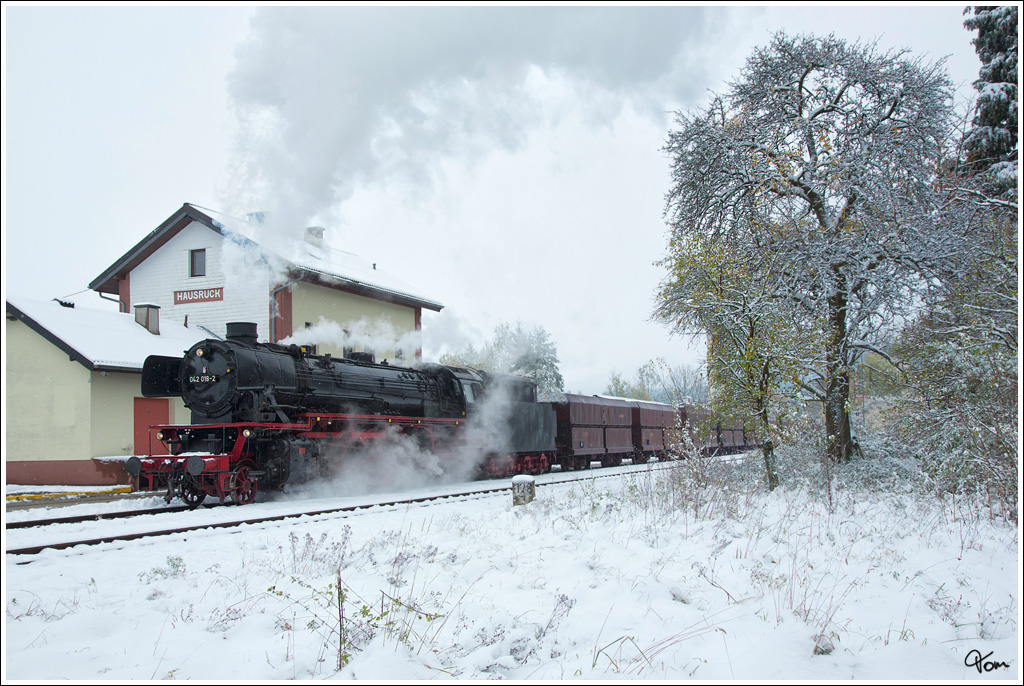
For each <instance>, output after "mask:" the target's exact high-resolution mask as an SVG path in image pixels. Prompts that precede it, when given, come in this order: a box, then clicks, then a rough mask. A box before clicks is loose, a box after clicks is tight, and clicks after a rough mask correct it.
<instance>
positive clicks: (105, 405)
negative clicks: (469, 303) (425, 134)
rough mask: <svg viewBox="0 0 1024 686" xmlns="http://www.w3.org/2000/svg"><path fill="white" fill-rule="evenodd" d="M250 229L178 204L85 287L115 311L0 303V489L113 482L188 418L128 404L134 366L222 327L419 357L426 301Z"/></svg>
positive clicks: (340, 349)
mask: <svg viewBox="0 0 1024 686" xmlns="http://www.w3.org/2000/svg"><path fill="white" fill-rule="evenodd" d="M263 228H264V226H263V223H262V221H261V218H260V217H259V215H251V216H249V217H246V218H233V217H229V216H226V215H223V214H221V213H218V212H215V211H213V210H208V209H205V208H200V207H198V206H196V205H192V204H188V203H186V204H184V205H182V206H181V208H180V209H179V210H178V211H176V212H175V213H174V214H172V215H171V216H170V217H168V218H167V219H166V220H165V221H164V222H162V223H161V224H160V225H159V226H158V227H156V228H155V229H154V230H152V231H151V232H150V233H149V234H148V235H147V236H146V237H145V238H143V239H142V240H141V241H140V242H139V243H137V244H136V245H135V246H134V247H132V248H131V249H130V250H128V252H126V253H125V254H124V255H122V256H121V257H120V258H119V259H118V260H117V261H115V262H114V263H113V264H112V265H110V266H109V267H108V268H106V269H105V270H104V271H103V272H102V273H101V274H100V276H98V277H97V278H96V279H94V280H93V281H92V283H90V284H89V287H90V288H91V289H92V290H94V291H96V292H98V293H100V294H101V296H102V297H104V298H106V299H109V300H112V301H114V302H116V303H117V307H116V310H117V311H114V308H113V307H112V308H111V309H110V310H98V309H89V308H86V307H75V306H73V304H72V303H67V302H64V303H62V302H59V301H57V300H56V299H55V300H50V301H47V300H39V299H32V298H18V297H8V299H7V324H6V335H7V350H6V355H7V358H6V374H7V380H6V392H7V424H6V426H5V447H6V452H5V471H6V483H8V484H46V485H107V484H119V483H127V475H126V474H125V472H124V469H123V462H124V460H126V459H127V458H128V457H130V456H131V455H135V454H149V453H159V451H160V449H161V446H160V444H159V442H157V441H155V440H153V439H152V437H151V436H150V431H149V427H150V426H152V425H154V424H187V423H189V421H190V419H191V417H190V413H189V412H188V410H187V409H186V408H185V407H184V406H183V405H182V404H181V401H180V400H176V399H166V398H143V397H142V393H141V372H142V364H143V362H144V360H145V358H146V357H147V356H148V355H164V356H180V355H182V354H183V353H184V351H186V350H187V349H188V348H190V347H191V346H192V345H193V344H194V343H196V342H198V341H200V340H203V339H206V338H216V337H223V336H224V335H225V333H226V327H227V323H228V322H236V321H245V322H255V323H256V325H257V333H258V336H259V339H260V340H261V341H272V342H279V341H286V342H288V341H297V342H301V343H311V344H314V345H316V346H317V351H318V352H320V353H331V354H332V355H336V356H342V355H349V354H351V353H352V352H357V351H359V352H364V353H365V352H372V353H373V354H375V355H376V357H377V359H382V358H389V359H391V360H403V359H404V360H405V361H406V363H411V362H413V359H410V358H412V357H418V356H419V343H418V341H419V332H420V328H421V315H422V311H423V310H424V309H428V310H431V311H434V312H439V311H440V310H441V308H442V307H443V306H442V305H441V304H440V303H439V302H437V301H435V300H432V299H430V298H428V297H426V296H424V295H422V294H420V293H419V292H418V291H416V290H415V289H413V288H412V287H411V286H409V285H407V284H405V283H404V282H403V281H402V280H400V279H398V278H396V277H394V276H393V275H390V274H388V273H387V272H385V271H384V270H381V269H378V268H377V265H376V264H375V263H373V262H369V261H366V260H364V259H362V258H360V257H359V256H357V255H354V254H352V253H349V252H345V251H342V250H338V249H335V248H332V247H331V246H329V245H327V244H325V242H324V230H323V229H322V228H318V227H310V228H307V229H304V230H303V231H302V232H300V233H298V234H297V235H296V237H295V238H293V239H290V240H289V239H288V238H283V237H280V236H274V235H273V234H270V233H269V232H267V231H264V230H262V229H263ZM368 332H372V333H368ZM350 334H351V335H350ZM410 341H413V342H414V344H413V345H412V346H410Z"/></svg>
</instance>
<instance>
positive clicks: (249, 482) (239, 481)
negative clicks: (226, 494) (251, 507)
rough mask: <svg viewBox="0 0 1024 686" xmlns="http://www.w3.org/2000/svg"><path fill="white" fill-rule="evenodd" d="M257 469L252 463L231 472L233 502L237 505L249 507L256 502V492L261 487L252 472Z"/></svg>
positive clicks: (245, 463)
mask: <svg viewBox="0 0 1024 686" xmlns="http://www.w3.org/2000/svg"><path fill="white" fill-rule="evenodd" d="M255 468H256V465H254V464H253V463H252V462H243V463H241V464H240V465H238V466H237V467H235V471H233V472H231V483H230V488H231V500H232V502H234V503H235V505H248V504H249V503H251V502H252V501H254V500H256V491H258V490H259V486H258V485H257V483H256V479H255V477H253V476H252V471H253V470H254V469H255Z"/></svg>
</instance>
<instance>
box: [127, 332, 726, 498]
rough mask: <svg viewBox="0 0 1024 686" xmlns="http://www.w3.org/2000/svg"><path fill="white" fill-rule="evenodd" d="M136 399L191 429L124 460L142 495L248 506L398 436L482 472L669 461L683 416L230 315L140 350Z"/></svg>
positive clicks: (173, 431) (171, 431)
mask: <svg viewBox="0 0 1024 686" xmlns="http://www.w3.org/2000/svg"><path fill="white" fill-rule="evenodd" d="M357 355H358V354H357ZM357 355H353V357H356V356H357ZM142 393H143V395H144V396H146V397H181V398H182V400H183V402H184V404H185V406H186V407H187V408H188V409H190V410H191V411H192V423H191V424H190V425H174V426H157V427H152V429H153V430H156V438H157V439H158V440H159V441H160V443H161V444H162V446H164V447H165V448H166V452H168V453H169V454H151V455H146V456H136V457H132V458H130V459H129V460H128V463H127V470H128V473H129V474H130V475H131V476H132V477H133V479H134V480H135V481H136V484H137V488H138V489H139V490H142V491H164V492H165V493H166V495H165V498H166V499H167V501H168V502H170V500H172V499H173V498H174V497H176V496H180V497H181V498H182V500H184V501H185V503H186V504H187V505H189V506H190V507H198V506H199V505H200V504H201V503H202V502H203V500H204V499H205V498H206V496H208V495H210V496H214V497H217V498H219V499H220V500H221V502H223V501H224V500H225V499H227V498H231V499H232V500H233V501H234V502H235V503H237V504H246V503H250V502H252V501H253V500H255V498H256V494H257V492H258V491H259V490H260V489H268V488H270V489H281V488H283V487H284V486H285V484H288V483H301V482H305V481H311V480H318V479H328V478H330V476H331V473H332V471H333V470H334V469H336V468H337V467H338V466H339V465H340V464H341V462H342V461H343V460H346V459H372V457H373V454H374V448H380V447H383V446H385V445H387V444H388V443H389V442H393V441H395V440H403V438H400V437H404V440H410V441H413V442H414V443H415V445H416V446H417V447H418V448H419V449H422V450H426V451H430V452H433V453H435V454H437V455H438V456H439V457H440V458H442V461H443V459H444V458H445V457H449V458H451V459H454V456H455V455H457V454H459V455H465V454H467V453H469V454H471V455H472V456H473V461H474V462H475V467H476V471H477V473H478V475H480V476H487V477H497V476H506V475H511V474H522V473H525V474H539V473H543V472H547V471H550V469H551V467H552V465H553V464H559V465H560V467H561V468H562V469H563V470H572V469H589V467H590V463H591V461H592V460H600V462H601V464H602V466H613V465H617V464H621V463H622V460H623V459H631V460H632V461H633V462H634V463H641V462H647V461H648V460H649V459H651V457H658V458H659V459H667V452H666V445H665V430H666V429H669V428H671V427H673V426H675V425H676V421H677V419H679V418H680V411H679V410H677V409H676V408H674V407H672V406H670V405H663V404H660V403H649V402H643V401H632V400H625V399H612V398H601V397H587V396H579V395H566V396H565V398H564V400H561V401H559V402H555V403H541V402H537V398H536V384H535V383H534V382H533V381H532V380H529V379H525V378H522V377H515V376H509V375H499V374H488V373H485V372H480V371H476V370H472V369H467V368H463V367H451V366H444V365H438V364H425V365H421V366H419V367H417V368H411V367H401V366H397V365H389V364H387V362H386V361H385V362H384V363H382V364H376V363H374V362H373V361H372V359H368V356H361V359H349V358H335V357H332V356H331V355H316V354H314V353H312V352H310V351H309V350H307V349H306V348H304V347H301V346H297V345H289V346H284V345H280V344H273V343H259V342H258V341H257V332H256V325H255V324H252V323H247V322H234V323H229V324H228V325H227V336H226V338H225V339H224V340H215V339H208V340H205V341H202V342H200V343H197V344H196V345H194V346H192V348H190V349H189V350H188V351H187V352H186V353H185V356H184V357H183V358H176V357H162V356H150V357H149V358H147V359H146V361H145V365H144V367H143V372H142ZM681 418H682V419H683V420H684V422H685V420H686V410H685V409H684V410H683V411H682V417H681ZM730 437H731V434H730ZM729 447H732V446H726V445H719V446H717V447H716V449H728V448H729Z"/></svg>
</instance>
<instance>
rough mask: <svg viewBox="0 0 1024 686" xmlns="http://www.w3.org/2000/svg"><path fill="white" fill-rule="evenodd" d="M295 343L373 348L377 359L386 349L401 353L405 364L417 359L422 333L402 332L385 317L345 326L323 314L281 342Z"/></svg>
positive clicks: (283, 343) (363, 320) (363, 348)
mask: <svg viewBox="0 0 1024 686" xmlns="http://www.w3.org/2000/svg"><path fill="white" fill-rule="evenodd" d="M292 343H294V344H296V345H329V346H333V347H335V348H338V349H339V350H340V349H344V348H353V349H355V350H372V351H374V352H375V353H376V355H377V358H378V360H377V361H378V362H380V361H381V359H380V358H381V355H382V354H384V353H385V352H386V351H393V352H394V353H399V352H400V353H401V356H402V359H403V360H404V361H405V363H406V364H411V363H412V361H414V360H415V359H416V352H417V350H418V349H419V344H420V332H419V331H415V330H414V331H406V332H403V333H399V330H398V329H397V328H395V326H394V325H393V324H392V323H391V322H390V321H388V320H386V319H374V320H367V319H361V320H359V321H358V322H355V323H352V324H345V326H344V327H342V325H341V324H339V323H338V322H335V321H332V320H330V319H326V318H324V317H320V319H319V320H318V321H317V323H315V324H313V325H312V326H308V327H306V328H304V329H300V330H299V331H296V332H295V333H293V334H292V335H291V336H289V337H288V338H285V339H282V340H281V345H291V344H292ZM392 361H393V360H392ZM389 362H391V361H389Z"/></svg>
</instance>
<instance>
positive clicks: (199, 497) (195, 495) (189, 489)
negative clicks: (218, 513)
mask: <svg viewBox="0 0 1024 686" xmlns="http://www.w3.org/2000/svg"><path fill="white" fill-rule="evenodd" d="M181 499H182V500H184V501H185V505H187V506H188V509H190V510H194V509H196V508H197V507H199V506H200V505H202V504H203V501H204V500H206V493H205V492H204V491H201V490H199V489H198V488H197V487H196V486H195V485H194V484H190V483H183V484H182V485H181Z"/></svg>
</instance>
